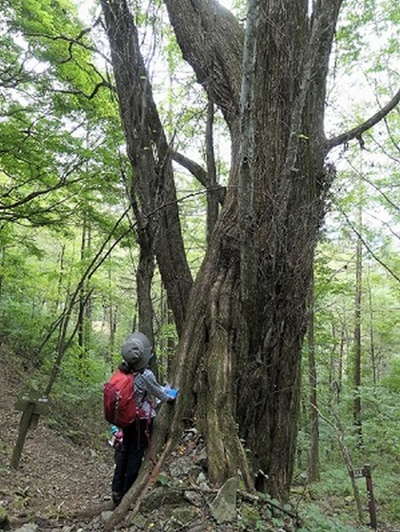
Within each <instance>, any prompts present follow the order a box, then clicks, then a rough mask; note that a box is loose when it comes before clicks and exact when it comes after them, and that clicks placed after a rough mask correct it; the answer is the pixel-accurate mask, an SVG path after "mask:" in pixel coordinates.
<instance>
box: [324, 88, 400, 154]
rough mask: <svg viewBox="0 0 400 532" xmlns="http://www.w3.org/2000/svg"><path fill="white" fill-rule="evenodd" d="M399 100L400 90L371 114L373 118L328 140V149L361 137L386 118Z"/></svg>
mask: <svg viewBox="0 0 400 532" xmlns="http://www.w3.org/2000/svg"><path fill="white" fill-rule="evenodd" d="M399 102H400V90H398V91H397V93H396V94H395V95H394V96H393V98H392V99H391V100H390V102H389V103H387V104H386V105H385V106H384V107H382V109H381V110H380V111H378V112H377V113H375V114H374V115H373V116H371V118H369V119H368V120H366V121H365V122H363V123H362V124H360V125H359V126H357V127H354V128H353V129H350V130H349V131H346V133H342V134H341V135H338V136H337V137H333V138H331V139H330V140H328V145H327V148H328V151H329V150H331V149H332V148H334V147H335V146H340V144H344V143H345V142H349V141H350V140H352V139H356V138H359V137H361V135H362V134H363V133H365V131H367V130H368V129H370V128H371V127H373V126H375V125H376V124H377V123H378V122H380V121H381V120H382V119H383V118H385V116H386V115H387V114H389V113H390V111H392V110H393V109H394V108H395V107H396V105H397V104H398V103H399Z"/></svg>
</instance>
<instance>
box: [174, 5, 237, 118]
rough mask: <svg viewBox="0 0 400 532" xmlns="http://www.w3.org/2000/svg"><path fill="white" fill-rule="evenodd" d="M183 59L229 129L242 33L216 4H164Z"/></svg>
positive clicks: (233, 115) (235, 111) (235, 108)
mask: <svg viewBox="0 0 400 532" xmlns="http://www.w3.org/2000/svg"><path fill="white" fill-rule="evenodd" d="M165 4H166V6H167V9H168V14H169V18H170V21H171V24H172V26H173V28H174V31H175V35H176V38H177V40H178V44H179V46H180V48H181V50H182V54H183V57H184V59H185V60H186V61H187V62H188V63H189V64H190V65H191V66H192V68H193V70H194V71H195V73H196V77H197V81H198V82H199V83H200V84H201V85H202V86H203V87H204V88H205V90H206V91H207V93H208V94H209V96H210V99H211V100H212V101H214V102H215V103H216V105H218V107H219V108H220V109H221V111H222V113H223V115H224V117H225V119H226V121H227V123H228V125H229V127H230V128H231V129H232V126H233V123H234V122H235V120H237V118H238V116H239V97H240V82H241V57H242V47H243V30H242V28H241V26H240V25H239V22H238V21H237V20H236V18H235V17H234V15H232V13H230V11H228V10H227V9H226V8H224V7H222V6H221V5H220V4H219V3H218V2H217V1H216V0H165Z"/></svg>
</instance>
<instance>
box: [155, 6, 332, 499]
mask: <svg viewBox="0 0 400 532" xmlns="http://www.w3.org/2000/svg"><path fill="white" fill-rule="evenodd" d="M250 4H251V3H249V5H250ZM307 4H308V3H307V2H304V1H296V2H293V1H289V0H283V1H280V2H274V1H265V2H260V3H259V5H260V9H259V11H258V13H257V14H256V16H255V18H256V22H255V24H254V27H253V30H252V31H253V37H252V38H253V39H254V46H255V47H256V48H255V50H256V51H255V58H254V72H253V73H252V72H249V73H248V75H249V76H253V77H254V79H253V84H252V88H251V91H250V93H249V95H248V103H247V105H248V106H250V107H251V109H252V112H251V116H250V120H251V123H252V125H253V128H254V132H253V133H252V145H253V150H252V156H251V161H250V162H249V161H247V162H246V161H243V157H245V156H247V154H243V156H242V154H241V151H240V147H241V145H243V136H241V135H240V132H239V125H240V116H239V93H240V91H239V85H238V80H240V79H241V74H240V73H241V68H240V58H241V55H242V42H243V37H242V35H241V32H240V28H239V26H238V24H237V23H236V21H235V20H234V19H233V17H232V16H231V15H230V14H229V13H228V12H227V11H226V10H225V9H223V8H221V7H220V6H218V5H217V4H216V3H215V2H212V1H204V2H197V1H189V0H166V5H167V7H168V11H169V14H170V18H171V22H172V24H173V26H174V29H175V32H176V35H177V38H178V42H179V43H180V45H181V47H182V50H183V53H184V56H185V58H187V60H188V61H189V62H190V63H191V65H192V66H193V68H194V70H195V72H196V74H197V77H198V79H199V81H200V82H201V83H203V85H204V86H205V88H206V90H207V91H208V92H209V94H210V95H211V96H212V97H213V99H214V101H215V102H216V103H217V104H218V105H219V106H220V107H221V110H222V112H223V113H224V116H225V118H226V119H227V122H228V124H229V126H230V130H231V134H232V153H233V160H232V169H231V176H230V182H229V185H230V186H228V193H227V198H226V201H225V204H224V207H223V210H222V212H221V215H220V218H219V221H218V223H217V226H216V229H215V231H214V235H213V239H212V241H211V244H210V247H209V251H208V254H207V257H206V259H205V263H204V265H203V267H202V269H201V272H200V274H199V276H198V279H197V281H196V284H195V287H194V290H193V295H192V298H191V305H190V307H189V312H188V316H189V319H188V320H187V322H186V326H185V330H184V334H183V337H182V341H181V344H180V351H179V357H178V360H177V368H176V375H177V379H178V382H179V384H180V385H181V386H183V389H184V393H190V392H189V390H190V389H191V388H192V386H191V383H192V382H193V378H194V375H196V374H197V375H198V379H197V380H198V382H199V388H198V390H197V392H202V393H200V394H198V395H199V397H201V398H202V401H201V402H202V403H203V402H204V404H207V408H201V407H200V408H199V413H200V419H202V421H203V427H204V428H206V429H207V440H208V451H209V460H210V464H209V466H210V468H209V469H210V473H211V476H212V478H213V479H214V480H215V481H217V482H218V481H222V480H223V479H224V478H226V477H227V476H228V475H230V474H234V473H235V471H236V470H237V467H238V466H239V467H240V466H242V464H243V461H244V460H243V449H242V446H241V441H240V438H244V439H245V441H246V447H248V448H250V449H251V450H252V451H253V456H254V457H255V460H254V466H255V471H258V470H260V469H261V470H262V471H263V472H264V473H265V474H266V475H268V480H267V482H265V480H266V479H267V477H266V475H260V476H259V482H258V485H259V486H260V487H263V488H265V489H268V490H269V491H270V492H271V493H272V494H274V495H278V496H281V497H282V496H285V494H286V493H287V490H288V487H289V484H290V480H291V476H292V471H293V457H294V448H295V441H296V432H297V415H298V403H299V385H300V352H301V346H302V341H303V337H304V332H305V316H306V312H305V311H306V305H305V303H306V295H307V293H308V290H309V284H310V279H311V272H312V258H313V251H314V246H315V243H316V240H317V236H318V231H319V227H320V224H321V221H322V218H323V214H324V205H325V195H326V192H327V190H328V188H329V184H330V181H331V177H332V172H331V171H329V170H328V169H326V168H324V158H325V155H326V141H325V137H324V133H323V119H324V99H325V85H326V76H327V71H328V60H329V53H330V48H331V43H332V39H333V34H334V28H335V24H336V20H337V15H338V10H339V5H340V2H339V1H336V2H335V1H330V2H317V3H316V6H315V9H314V13H313V16H312V17H311V18H310V17H309V15H308V12H307V8H308V5H307ZM255 7H257V2H255ZM249 16H250V14H249ZM222 24H224V32H223V39H221V32H220V31H218V27H220V25H222ZM195 28H199V30H198V31H199V34H197V33H196V32H195ZM188 32H190V33H191V38H190V39H189V38H188ZM193 32H195V33H193ZM220 40H222V43H221V42H220ZM201 44H202V46H200V45H201ZM207 54H208V55H207ZM228 61H229V63H227V62H228ZM246 109H248V107H246V105H245V106H244V110H245V111H246ZM242 118H243V116H242ZM242 132H243V131H242ZM247 133H248V131H246V134H247ZM246 164H247V165H249V164H250V166H251V171H250V185H249V186H250V188H251V189H252V190H251V194H252V195H253V198H254V199H253V209H254V213H253V215H252V217H251V218H252V219H251V223H250V224H248V227H247V231H241V230H240V226H241V223H242V221H243V220H240V219H239V215H238V204H239V201H240V194H241V193H242V190H239V192H238V186H237V185H238V178H239V169H240V168H242V170H243V165H246ZM240 184H242V181H240ZM239 188H240V187H239ZM246 238H251V246H252V258H251V260H252V261H253V262H254V264H253V265H251V266H250V269H251V270H252V272H253V273H252V274H251V275H250V277H249V278H251V276H252V275H255V279H253V280H252V281H251V285H250V286H249V287H248V289H249V292H248V294H247V297H246V301H244V299H243V294H244V293H245V290H244V287H243V286H241V283H242V281H243V279H245V278H246V276H244V277H243V270H244V269H245V268H246V267H247V266H248V264H245V263H244V262H245V261H243V248H245V249H246V247H247V248H248V246H246V245H244V246H243V244H245V242H244V239H246ZM240 294H241V296H242V297H240ZM200 359H201V360H202V364H201V365H200ZM199 367H201V368H202V369H201V370H200V369H199V370H198V371H197V373H196V370H197V368H199ZM189 368H192V369H191V370H190V369H189ZM184 403H185V401H182V408H184ZM179 415H181V414H180V413H179V409H178V412H177V413H176V419H178V418H179ZM236 423H238V426H239V430H237V428H236V427H237V425H236ZM245 474H246V475H247V471H245Z"/></svg>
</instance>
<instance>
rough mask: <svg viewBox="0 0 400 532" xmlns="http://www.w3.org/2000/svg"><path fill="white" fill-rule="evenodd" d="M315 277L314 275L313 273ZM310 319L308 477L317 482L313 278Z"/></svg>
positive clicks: (316, 403) (308, 333)
mask: <svg viewBox="0 0 400 532" xmlns="http://www.w3.org/2000/svg"><path fill="white" fill-rule="evenodd" d="M313 277H314V275H313ZM309 302H310V303H309V321H308V330H307V340H308V342H307V344H308V378H309V387H310V396H309V404H310V416H309V417H310V455H309V462H308V479H309V481H310V482H316V481H318V480H319V479H320V475H319V416H318V401H317V367H316V363H315V337H314V282H313V280H312V283H311V289H310V297H309Z"/></svg>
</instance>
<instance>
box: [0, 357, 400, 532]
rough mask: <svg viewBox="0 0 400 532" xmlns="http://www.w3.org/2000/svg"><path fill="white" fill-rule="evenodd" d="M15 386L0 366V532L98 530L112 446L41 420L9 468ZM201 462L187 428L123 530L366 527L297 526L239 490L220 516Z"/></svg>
mask: <svg viewBox="0 0 400 532" xmlns="http://www.w3.org/2000/svg"><path fill="white" fill-rule="evenodd" d="M19 390H20V383H19V382H18V379H17V377H16V376H15V374H14V373H13V372H12V371H10V370H9V369H7V367H3V365H2V364H0V530H1V529H3V528H5V526H6V525H5V524H4V523H3V525H2V514H4V513H5V514H6V515H7V518H8V520H9V522H10V523H11V529H12V530H18V531H19V532H42V531H43V532H92V531H101V530H102V528H103V522H104V519H106V517H105V515H106V514H107V510H108V511H109V510H111V501H110V483H111V478H112V474H113V451H112V449H111V448H110V447H109V446H108V445H107V441H106V440H107V438H106V435H105V434H104V442H98V443H99V445H97V446H95V445H92V446H88V445H83V444H82V445H77V444H76V443H73V442H72V441H71V440H70V439H68V438H67V437H65V435H63V434H62V433H60V432H59V431H55V430H53V429H51V428H49V427H48V425H47V424H46V423H47V420H46V419H44V420H42V421H41V422H39V425H38V427H37V428H36V429H35V430H30V431H29V432H28V436H27V439H26V442H25V446H24V450H23V454H22V458H21V462H20V466H19V469H18V470H14V469H13V468H11V467H10V465H9V463H10V458H11V455H12V450H13V447H14V445H15V442H16V438H17V433H18V425H19V419H20V415H21V413H20V412H17V411H16V410H15V408H14V404H15V401H16V399H17V397H18V395H19ZM206 462H207V456H206V453H205V448H204V444H203V442H202V439H201V436H200V435H199V434H198V432H197V431H196V430H195V429H190V430H188V431H186V433H185V434H184V435H183V438H182V441H181V444H180V445H179V447H178V448H177V449H176V451H175V452H174V453H173V455H172V457H171V460H170V462H169V463H168V465H167V466H166V468H165V470H164V471H163V472H162V474H161V475H160V479H159V481H158V483H157V484H156V487H155V488H154V489H153V490H152V491H151V493H150V495H149V496H148V497H146V499H145V500H144V502H143V504H142V507H141V513H140V514H139V515H137V516H136V517H135V518H134V521H132V522H130V523H129V522H128V523H125V524H124V525H121V526H122V528H124V529H125V530H129V531H132V532H138V531H148V530H151V531H155V532H172V531H176V532H177V531H180V532H184V531H187V532H206V531H210V532H213V531H225V532H232V531H246V530H252V531H253V530H259V531H265V532H270V531H272V532H275V531H276V532H295V531H298V530H301V532H310V531H311V532H320V531H321V530H324V531H332V532H337V531H341V532H351V531H354V530H364V531H365V530H370V529H368V528H365V527H359V528H358V527H357V526H356V524H355V523H349V520H348V519H347V520H346V521H347V523H348V525H343V524H342V523H340V525H338V526H337V528H336V527H335V524H333V525H332V524H331V525H330V526H327V523H325V522H321V524H320V525H319V524H316V523H317V521H315V524H314V525H313V524H312V523H310V522H309V523H307V522H304V523H303V525H302V527H301V526H300V527H298V526H297V525H296V522H295V520H294V519H291V518H290V517H288V515H290V512H289V514H287V513H286V514H285V512H284V511H283V512H280V511H278V510H276V509H274V508H273V507H272V506H269V505H268V503H266V502H265V500H261V499H259V500H258V502H254V500H255V499H257V497H254V498H253V500H252V499H251V496H250V498H246V497H245V496H244V495H245V494H242V495H241V496H240V495H239V492H238V497H237V502H235V503H234V504H233V506H232V505H231V508H229V504H228V505H227V504H226V501H222V502H223V504H222V513H224V512H226V511H228V513H229V511H230V512H232V511H233V512H234V516H235V520H234V521H233V522H232V521H231V522H230V523H226V522H224V521H223V519H222V521H219V517H218V516H219V515H220V514H221V507H220V508H218V505H217V503H216V500H217V498H218V497H216V490H213V489H212V487H211V486H210V485H209V484H208V482H207V478H206ZM235 500H236V499H235ZM315 502H317V501H315ZM325 503H326V501H325V502H324V501H319V507H320V509H321V512H322V513H323V514H325V515H326V513H328V514H329V511H328V510H327V509H326V508H325V510H324V509H323V508H324V505H325V506H326V504H325ZM330 510H332V508H330ZM291 511H293V510H291ZM318 511H319V510H318ZM339 512H340V509H339ZM300 513H301V511H300ZM108 516H109V512H108ZM303 517H305V516H304V515H303ZM306 521H309V519H308V518H306ZM6 524H7V523H6ZM24 524H27V525H26V526H25V528H24V527H23V525H24ZM21 527H22V528H21ZM379 530H380V531H385V532H389V531H390V532H399V531H400V528H396V527H391V526H385V527H382V528H380V529H379Z"/></svg>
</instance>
